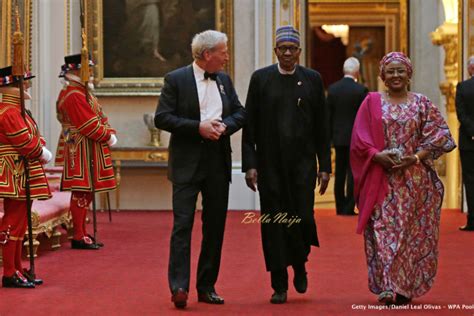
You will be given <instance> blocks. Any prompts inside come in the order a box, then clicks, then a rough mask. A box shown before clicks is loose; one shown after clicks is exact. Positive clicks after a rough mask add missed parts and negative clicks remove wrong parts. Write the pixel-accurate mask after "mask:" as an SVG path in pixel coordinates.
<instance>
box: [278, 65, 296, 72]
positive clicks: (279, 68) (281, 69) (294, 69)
mask: <svg viewBox="0 0 474 316" xmlns="http://www.w3.org/2000/svg"><path fill="white" fill-rule="evenodd" d="M277 65H278V71H279V72H280V73H281V74H282V75H292V74H294V73H295V71H296V66H295V68H293V70H291V71H288V70H285V69H283V68H281V67H280V63H277Z"/></svg>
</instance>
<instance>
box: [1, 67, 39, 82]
mask: <svg viewBox="0 0 474 316" xmlns="http://www.w3.org/2000/svg"><path fill="white" fill-rule="evenodd" d="M34 77H35V76H33V74H32V73H31V72H30V71H26V72H25V73H24V74H23V80H29V79H32V78H34ZM18 81H20V79H19V78H18V77H17V76H13V67H12V66H8V67H5V68H0V87H3V86H8V85H11V84H13V83H15V82H18Z"/></svg>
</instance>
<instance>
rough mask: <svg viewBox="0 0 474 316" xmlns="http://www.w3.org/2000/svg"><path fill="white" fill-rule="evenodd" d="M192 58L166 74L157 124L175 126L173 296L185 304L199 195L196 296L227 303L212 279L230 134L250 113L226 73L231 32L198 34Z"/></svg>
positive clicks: (215, 271) (218, 248) (224, 204)
mask: <svg viewBox="0 0 474 316" xmlns="http://www.w3.org/2000/svg"><path fill="white" fill-rule="evenodd" d="M191 47H192V53H193V58H194V62H193V63H192V64H191V65H189V66H186V67H183V68H179V69H177V70H174V71H172V72H170V73H168V74H167V75H166V76H165V83H164V86H163V89H162V91H161V96H160V100H159V104H158V107H157V109H156V113H155V125H156V127H158V128H160V129H163V130H166V131H169V132H170V133H171V138H170V143H169V166H168V178H169V180H170V181H171V182H172V183H173V216H174V222H173V231H172V234H171V245H170V259H169V267H168V280H169V286H170V290H171V292H172V301H173V302H174V304H175V306H176V307H177V308H184V307H185V306H186V302H187V298H188V291H189V278H190V246H191V232H192V227H193V221H194V212H195V209H196V200H197V196H198V193H199V192H201V194H202V207H203V210H202V234H203V236H202V244H201V254H200V256H199V263H198V269H197V291H198V300H199V301H200V302H206V303H210V304H223V303H224V299H223V298H222V297H220V296H219V295H217V293H216V291H215V288H214V285H215V283H216V281H217V275H218V272H219V265H220V258H221V249H222V241H223V237H224V226H225V219H226V214H227V203H228V196H229V182H230V181H231V148H230V135H232V134H233V133H235V132H236V131H237V130H239V129H240V128H241V127H242V125H243V123H244V120H245V109H244V108H243V107H242V105H241V104H240V102H239V99H238V97H237V94H236V92H235V90H234V87H233V85H232V82H231V79H230V77H229V76H228V75H226V74H225V73H223V72H221V70H222V69H223V67H224V65H225V63H226V62H227V61H228V59H229V56H228V52H227V36H226V35H225V34H224V33H221V32H217V31H213V30H209V31H205V32H202V33H199V34H197V35H195V36H194V38H193V41H192V44H191Z"/></svg>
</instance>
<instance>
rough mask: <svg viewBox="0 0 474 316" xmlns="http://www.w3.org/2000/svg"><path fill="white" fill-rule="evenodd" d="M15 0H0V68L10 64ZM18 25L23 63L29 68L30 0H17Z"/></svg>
mask: <svg viewBox="0 0 474 316" xmlns="http://www.w3.org/2000/svg"><path fill="white" fill-rule="evenodd" d="M15 4H16V1H15V0H0V18H1V20H0V68H1V67H6V66H9V65H11V64H12V54H13V47H12V36H13V32H15ZM18 6H19V12H20V27H21V31H22V32H23V39H24V54H25V56H24V58H25V64H26V66H27V68H28V69H29V70H31V32H32V30H31V25H32V22H31V17H32V5H31V0H18Z"/></svg>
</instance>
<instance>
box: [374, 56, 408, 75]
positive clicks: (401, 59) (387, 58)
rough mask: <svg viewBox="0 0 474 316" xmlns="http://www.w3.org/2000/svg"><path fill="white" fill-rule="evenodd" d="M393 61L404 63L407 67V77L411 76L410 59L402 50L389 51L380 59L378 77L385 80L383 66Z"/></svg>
mask: <svg viewBox="0 0 474 316" xmlns="http://www.w3.org/2000/svg"><path fill="white" fill-rule="evenodd" d="M394 61H395V62H399V63H401V64H403V65H405V66H406V67H407V73H408V78H411V75H412V74H413V66H412V64H411V60H410V58H408V57H407V55H405V54H404V53H402V52H390V53H388V54H387V55H385V56H384V57H383V58H382V60H381V61H380V78H382V80H385V74H384V68H385V66H387V65H388V64H390V63H391V62H394Z"/></svg>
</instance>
